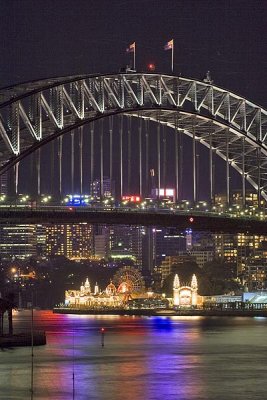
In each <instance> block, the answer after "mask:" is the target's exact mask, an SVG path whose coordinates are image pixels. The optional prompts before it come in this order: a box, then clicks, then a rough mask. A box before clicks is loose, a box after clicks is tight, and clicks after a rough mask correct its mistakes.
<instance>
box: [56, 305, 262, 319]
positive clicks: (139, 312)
mask: <svg viewBox="0 0 267 400" xmlns="http://www.w3.org/2000/svg"><path fill="white" fill-rule="evenodd" d="M53 313H55V314H78V315H129V316H170V317H172V316H177V317H179V316H181V317H188V316H189V317H190V316H192V317H193V316H199V317H266V318H267V309H266V308H265V309H258V310H257V309H253V310H249V309H245V310H241V309H230V308H229V309H222V310H221V309H180V310H174V309H157V310H155V309H131V310H127V309H105V310H103V309H88V308H69V307H55V308H54V309H53Z"/></svg>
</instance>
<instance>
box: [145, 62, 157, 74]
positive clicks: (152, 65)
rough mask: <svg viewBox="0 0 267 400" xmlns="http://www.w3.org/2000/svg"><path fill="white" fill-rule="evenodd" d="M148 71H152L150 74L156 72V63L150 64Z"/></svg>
mask: <svg viewBox="0 0 267 400" xmlns="http://www.w3.org/2000/svg"><path fill="white" fill-rule="evenodd" d="M147 69H148V71H150V72H154V71H155V69H156V66H155V64H154V63H149V64H147Z"/></svg>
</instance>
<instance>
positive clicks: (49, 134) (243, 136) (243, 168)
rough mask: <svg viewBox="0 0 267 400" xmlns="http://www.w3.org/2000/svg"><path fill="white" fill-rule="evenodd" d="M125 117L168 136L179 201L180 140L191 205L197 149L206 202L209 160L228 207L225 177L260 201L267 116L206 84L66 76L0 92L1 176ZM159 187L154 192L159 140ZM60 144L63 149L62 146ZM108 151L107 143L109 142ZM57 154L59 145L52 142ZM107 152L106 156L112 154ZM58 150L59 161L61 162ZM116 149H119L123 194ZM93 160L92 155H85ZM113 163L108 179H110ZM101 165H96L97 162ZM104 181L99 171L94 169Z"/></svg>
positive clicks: (149, 77) (266, 180) (266, 173)
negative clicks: (221, 171)
mask: <svg viewBox="0 0 267 400" xmlns="http://www.w3.org/2000/svg"><path fill="white" fill-rule="evenodd" d="M118 114H122V115H127V116H129V117H137V118H139V119H142V120H146V121H155V122H157V123H158V124H161V125H164V126H168V127H170V128H173V129H174V132H175V183H176V188H177V197H178V194H179V185H180V182H179V179H180V172H179V146H180V139H181V135H183V134H186V135H188V136H190V137H191V138H192V154H193V196H194V200H196V198H197V171H196V170H197V160H196V156H197V154H196V146H197V144H198V143H200V144H203V145H204V146H206V147H207V148H208V149H209V164H210V174H209V175H210V176H209V180H210V197H211V198H213V196H214V178H213V172H212V165H213V157H214V156H215V155H218V156H219V157H221V158H222V159H223V160H225V162H226V164H225V165H226V171H225V172H226V188H227V190H226V191H227V200H228V203H229V196H230V172H229V168H230V167H233V168H234V169H235V170H236V171H238V173H240V175H241V179H242V194H243V196H242V198H243V199H244V200H243V201H245V197H246V196H245V192H246V181H247V182H249V183H250V184H251V185H252V186H253V187H254V189H255V190H256V191H257V195H258V199H259V202H260V199H261V198H264V199H265V201H266V200H267V111H266V110H264V109H263V108H261V107H259V106H257V105H255V104H253V103H251V102H250V101H248V100H246V99H244V98H242V97H240V96H237V95H235V94H233V93H231V92H229V91H227V90H224V89H221V88H219V87H216V86H214V85H211V84H209V83H205V82H200V81H196V80H192V79H186V78H182V77H176V76H167V75H161V74H143V73H127V74H116V75H114V74H113V75H96V76H87V75H86V76H71V77H67V78H66V77H64V78H55V79H46V80H42V81H36V82H30V83H24V84H21V85H17V86H14V87H9V88H6V89H5V90H2V91H1V92H0V137H1V140H0V164H1V167H0V173H3V172H5V171H6V170H8V169H9V168H10V167H11V166H14V165H18V162H19V161H20V160H22V159H23V158H24V157H26V156H27V155H29V154H30V153H32V152H33V151H35V150H36V149H38V148H40V147H41V146H43V145H44V144H46V143H48V142H50V141H52V140H54V139H56V138H59V141H60V140H62V137H63V134H65V133H67V132H70V131H73V130H74V129H76V128H79V129H81V133H82V129H83V126H84V125H86V124H88V123H92V122H93V121H96V120H98V119H101V118H103V117H109V119H110V121H112V116H114V115H118ZM140 132H141V131H139V179H140V182H139V186H140V194H141V193H142V172H141V171H142V168H143V165H142V163H143V160H142V155H141V154H142V151H141V148H140V146H141V144H140V143H141V139H140ZM157 138H158V139H157V146H158V154H159V159H158V187H159V188H160V186H161V182H160V179H161V173H160V165H161V164H160V162H161V161H160V151H161V143H160V142H159V133H158V136H157ZM61 144H62V143H61ZM110 144H111V149H112V137H111V140H110ZM59 149H60V142H59ZM111 151H112V150H111ZM61 152H62V150H61V151H60V150H59V158H60V157H62V154H61ZM122 152H123V151H122V144H121V149H120V155H121V160H120V165H121V167H120V169H121V191H122V173H123V171H122V170H123V166H122V157H123V156H122ZM91 155H92V154H91ZM111 157H112V156H111V155H110V159H111V161H110V175H111V177H112V158H111ZM101 162H102V163H103V160H102V161H101ZM101 171H102V173H101V178H102V180H103V167H102V169H101Z"/></svg>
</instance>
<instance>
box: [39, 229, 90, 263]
mask: <svg viewBox="0 0 267 400" xmlns="http://www.w3.org/2000/svg"><path fill="white" fill-rule="evenodd" d="M46 255H64V256H65V257H67V258H69V259H86V258H90V257H92V255H93V233H92V225H90V224H87V223H78V224H72V225H70V224H54V225H46Z"/></svg>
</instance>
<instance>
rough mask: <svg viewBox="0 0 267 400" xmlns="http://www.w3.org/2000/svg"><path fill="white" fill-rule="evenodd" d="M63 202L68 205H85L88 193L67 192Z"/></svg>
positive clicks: (87, 201)
mask: <svg viewBox="0 0 267 400" xmlns="http://www.w3.org/2000/svg"><path fill="white" fill-rule="evenodd" d="M64 203H65V204H66V205H68V206H75V207H80V206H87V205H88V203H89V195H86V194H85V195H83V194H69V195H67V196H66V197H65V199H64Z"/></svg>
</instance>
